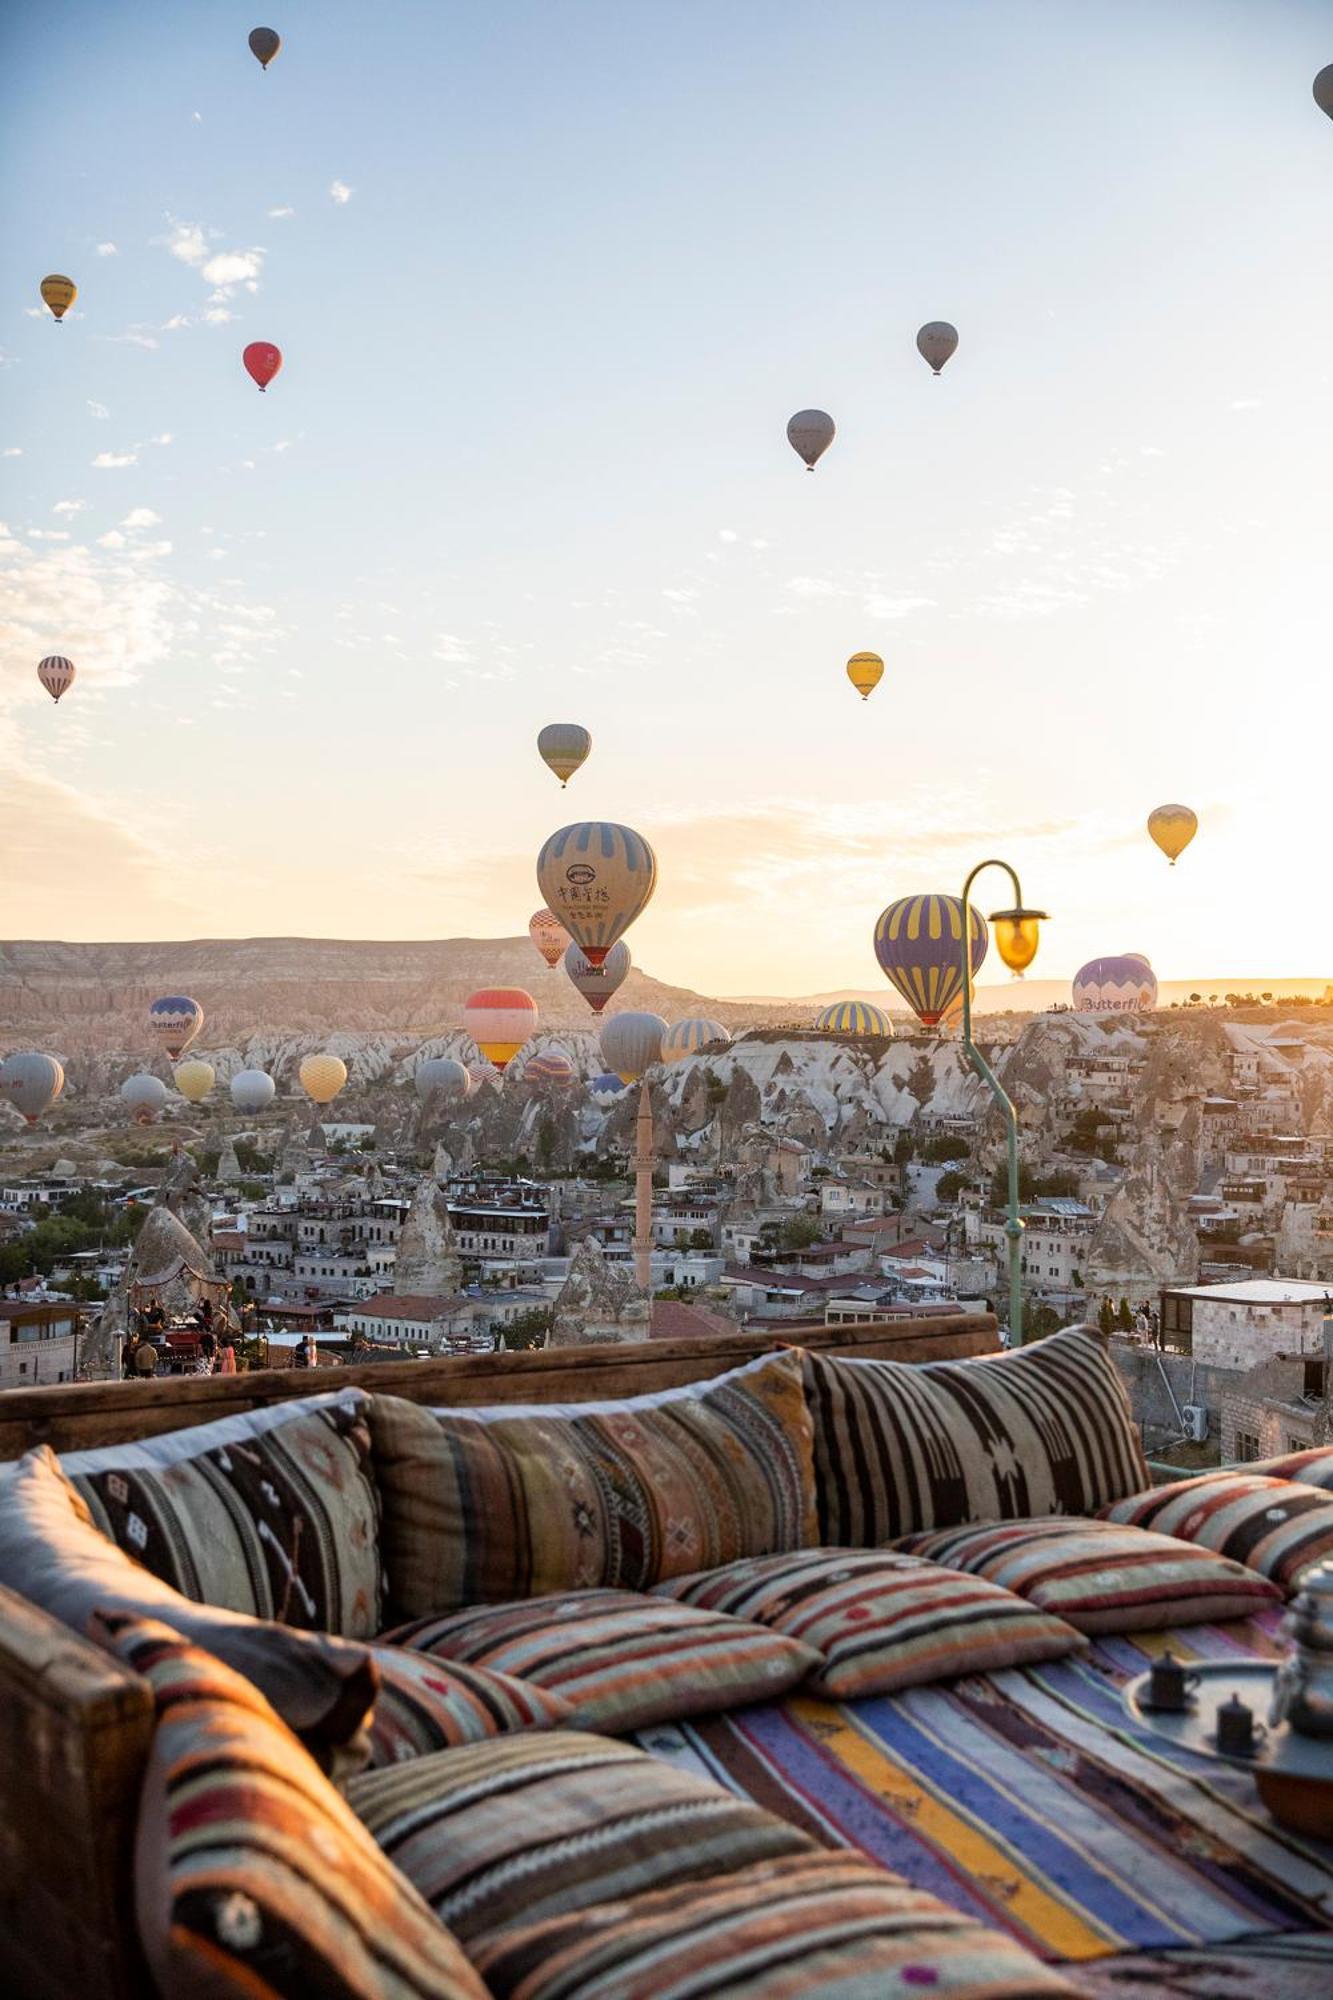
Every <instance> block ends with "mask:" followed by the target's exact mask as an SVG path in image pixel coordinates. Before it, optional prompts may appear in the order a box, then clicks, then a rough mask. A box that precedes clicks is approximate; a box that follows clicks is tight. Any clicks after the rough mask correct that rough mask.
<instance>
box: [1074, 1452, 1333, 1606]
mask: <svg viewBox="0 0 1333 2000" xmlns="http://www.w3.org/2000/svg"><path fill="white" fill-rule="evenodd" d="M1102 1511H1103V1515H1104V1517H1105V1519H1107V1520H1108V1521H1126V1522H1132V1523H1133V1524H1134V1526H1135V1527H1139V1528H1153V1529H1155V1530H1156V1532H1157V1533H1158V1534H1159V1535H1174V1536H1176V1537H1177V1538H1178V1539H1179V1540H1180V1541H1182V1542H1190V1543H1192V1544H1193V1545H1194V1547H1196V1548H1201V1549H1214V1550H1216V1552H1217V1554H1218V1555H1220V1556H1230V1557H1231V1560H1232V1561H1233V1562H1238V1563H1244V1565H1245V1567H1246V1569H1252V1570H1255V1571H1257V1573H1258V1574H1259V1575H1260V1576H1271V1577H1272V1579H1273V1581H1274V1583H1276V1584H1278V1585H1280V1586H1281V1588H1282V1589H1283V1590H1284V1591H1286V1592H1288V1593H1290V1592H1291V1591H1293V1590H1294V1589H1295V1588H1296V1586H1297V1584H1298V1583H1299V1582H1300V1579H1301V1577H1302V1576H1303V1575H1304V1573H1305V1571H1306V1570H1307V1569H1309V1568H1310V1567H1311V1566H1312V1564H1314V1563H1317V1562H1323V1561H1324V1560H1325V1559H1326V1558H1327V1557H1329V1556H1330V1555H1333V1493H1325V1492H1324V1491H1323V1490H1322V1489H1321V1488H1320V1487H1318V1486H1300V1485H1298V1484H1297V1483H1296V1481H1295V1480H1292V1479H1269V1478H1265V1477H1264V1476H1263V1475H1262V1474H1260V1473H1254V1472H1217V1473H1208V1474H1205V1475H1204V1476H1203V1477H1202V1478H1199V1479H1176V1480H1173V1481H1172V1483H1171V1484H1170V1485H1169V1486H1150V1487H1149V1488H1148V1490H1147V1492H1146V1493H1133V1494H1131V1495H1130V1497H1129V1499H1128V1500H1117V1501H1116V1503H1115V1505H1114V1506H1112V1507H1106V1508H1104V1509H1103V1510H1102Z"/></svg>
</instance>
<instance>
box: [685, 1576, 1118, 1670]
mask: <svg viewBox="0 0 1333 2000" xmlns="http://www.w3.org/2000/svg"><path fill="white" fill-rule="evenodd" d="M655 1594H656V1595H660V1596H666V1597H672V1598H675V1599H677V1600H679V1601H682V1602H684V1603H686V1604H697V1605H699V1606H701V1607H702V1608H704V1609H705V1610H708V1611H725V1612H727V1613H728V1614H729V1615H730V1616H731V1617H733V1618H745V1619H749V1620H750V1622H751V1623H752V1624H756V1625H767V1626H768V1627H769V1629H770V1630H771V1631H774V1632H783V1633H785V1634H786V1635H787V1637H788V1638H791V1639H799V1640H801V1641H802V1642H803V1643H804V1644H805V1645H807V1646H814V1647H815V1648H817V1650H818V1651H819V1653H820V1654H821V1656H822V1664H821V1665H819V1666H817V1667H816V1668H815V1670H814V1672H813V1673H812V1674H811V1675H810V1676H809V1678H808V1679H807V1680H806V1682H805V1686H806V1687H807V1688H808V1689H809V1690H810V1691H811V1693H813V1694H823V1695H829V1696H831V1697H832V1698H833V1699H834V1700H835V1701H850V1700H851V1699H852V1698H853V1697H854V1696H856V1695H863V1694H888V1693H889V1692H890V1691H891V1690H892V1689H894V1688H908V1687H917V1686H919V1685H920V1684H921V1683H922V1682H923V1681H938V1680H946V1679H950V1678H952V1677H954V1676H956V1675H958V1674H983V1673H987V1672H989V1671H991V1670H992V1669H994V1668H998V1667H1021V1666H1027V1665H1029V1664H1030V1663H1032V1662H1034V1661H1037V1660H1058V1659H1060V1658H1061V1657H1062V1656H1063V1655H1064V1654H1065V1653H1072V1652H1075V1651H1077V1650H1078V1649H1080V1648H1081V1647H1084V1646H1086V1645H1087V1640H1086V1639H1084V1638H1083V1637H1082V1636H1081V1635H1080V1634H1079V1633H1078V1632H1076V1631H1075V1630H1074V1629H1073V1627H1072V1626H1071V1625H1066V1624H1064V1623H1063V1622H1062V1621H1061V1620H1060V1619H1059V1618H1052V1617H1050V1616H1049V1615H1048V1614H1047V1613H1046V1612H1044V1611H1039V1610H1037V1609H1036V1607H1035V1606H1034V1605H1031V1604H1028V1603H1026V1602H1025V1601H1024V1599H1023V1598H1021V1597H1015V1595H1014V1593H1013V1592H1012V1591H1010V1590H1001V1589H999V1588H998V1587H997V1585H995V1584H993V1583H987V1582H985V1581H984V1579H983V1578H981V1577H977V1576H966V1575H964V1574H963V1572H962V1571H961V1570H949V1569H941V1568H940V1567H939V1565H938V1564H937V1563H930V1562H921V1561H919V1560H918V1559H917V1558H916V1557H915V1556H904V1555H894V1554H892V1553H891V1552H889V1551H886V1550H883V1549H801V1550H799V1551H798V1552H797V1553H796V1554H794V1555H785V1556H752V1557H750V1558H749V1559H748V1560H747V1561H745V1562H738V1563H729V1564H728V1565H727V1567H726V1569H717V1570H711V1571H706V1572H704V1573H703V1574H702V1575H698V1576H678V1577H673V1578H672V1580H671V1581H670V1582H669V1583H659V1584H658V1586H657V1591H656V1593H655Z"/></svg>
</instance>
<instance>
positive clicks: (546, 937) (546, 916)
mask: <svg viewBox="0 0 1333 2000" xmlns="http://www.w3.org/2000/svg"><path fill="white" fill-rule="evenodd" d="M528 936H529V937H530V938H531V939H532V942H533V943H534V944H535V945H536V947H537V949H538V951H539V952H540V953H541V955H542V957H543V958H544V959H545V960H546V963H547V964H548V965H550V966H556V965H559V963H560V961H561V959H562V958H563V957H564V955H565V951H566V949H567V947H568V945H569V932H568V931H567V930H566V929H565V927H564V925H563V924H562V923H561V921H560V919H559V917H553V916H552V915H551V912H550V911H549V910H545V909H542V910H537V911H535V912H534V913H533V915H532V916H530V917H529V918H528Z"/></svg>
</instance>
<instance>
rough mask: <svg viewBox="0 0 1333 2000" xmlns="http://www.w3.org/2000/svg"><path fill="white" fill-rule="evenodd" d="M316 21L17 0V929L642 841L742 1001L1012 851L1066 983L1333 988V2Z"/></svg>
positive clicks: (461, 888)
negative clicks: (625, 832) (819, 442)
mask: <svg viewBox="0 0 1333 2000" xmlns="http://www.w3.org/2000/svg"><path fill="white" fill-rule="evenodd" d="M268 18H269V19H270V20H271V24H272V25H273V26H275V27H276V28H277V29H278V30H279V32H280V33H281V34H282V36H283V39H284V47H283V50H282V53H281V55H280V56H279V57H278V58H277V60H276V62H275V63H274V64H273V66H272V67H271V69H270V70H269V71H268V72H267V73H265V72H261V70H260V68H259V66H258V64H257V63H256V62H255V61H254V59H253V58H252V57H251V55H250V53H249V50H248V48H247V46H246V35H247V33H248V31H249V29H250V28H251V27H252V26H254V25H255V18H254V17H253V16H252V15H251V14H249V13H246V12H244V11H243V10H241V9H239V8H238V7H236V6H233V5H224V4H214V0H189V4H188V5H182V4H180V0H174V4H158V3H157V0H136V4H135V5H133V6H130V5H129V4H127V0H89V3H88V4H73V0H47V4H45V5H44V6H42V7H41V8H16V9H10V10H9V11H8V15H7V17H6V21H5V25H4V28H3V31H0V32H2V39H0V76H2V77H3V83H0V131H2V133H3V138H0V152H2V153H3V172H4V176H5V185H6V188H7V190H8V191H9V196H10V199H9V201H8V203H7V208H8V214H9V223H8V228H7V232H6V237H5V241H4V252H3V284H2V286H0V350H3V355H2V365H0V452H2V453H3V457H0V519H2V520H3V521H4V523H5V528H4V532H3V535H2V536H0V566H2V568H0V931H3V933H4V934H5V935H7V936H10V937H28V938H43V937H61V938H68V939H119V938H185V937H199V936H256V935H288V934H293V933H295V934H301V935H308V936H347V937H372V938H374V937H382V938H386V939H391V938H395V937H399V938H409V937H412V938H417V937H449V936H471V937H477V936H504V935H513V934H514V933H515V932H517V931H520V930H522V929H523V928H524V927H525V925H526V922H527V918H528V916H529V915H530V913H531V912H532V910H533V909H535V908H536V907H537V904H538V902H539V901H540V898H539V897H538V895H537V893H536V885H535V879H534V874H533V862H534V859H535V856H536V852H537V850H538V848H539V846H540V845H541V842H542V841H543V839H544V838H545V837H546V835H547V834H548V833H550V832H551V831H553V830H554V828H556V827H557V826H559V825H562V824H565V823H566V822H567V821H569V820H571V819H574V818H584V817H587V818H596V819H601V818H606V819H619V820H623V821H626V822H628V823H629V824H631V825H633V826H634V827H636V828H637V829H638V830H639V831H640V832H641V833H642V834H644V835H645V836H646V837H647V838H648V839H649V840H650V841H651V842H652V844H653V846H654V847H655V849H656V852H657V856H658V864H659V886H658V889H657V893H656V896H655V898H654V901H653V903H652V904H651V905H650V907H649V909H648V910H647V912H646V913H645V914H644V916H643V917H642V918H641V919H640V920H639V922H638V924H637V925H636V926H635V928H634V931H633V932H632V933H631V936H630V939H629V942H630V944H631V948H632V950H633V952H634V954H635V958H636V961H637V962H638V963H640V964H641V965H643V966H644V968H645V969H646V970H648V971H651V972H653V973H655V974H656V975H657V976H658V977H661V978H665V979H668V980H670V981H672V982H674V983H677V984H680V985H685V986H690V987H693V988H694V989H696V990H698V991H701V992H705V993H716V994H720V995H726V994H735V993H750V994H761V993H771V994H782V993H787V994H795V993H809V992H814V991H823V990H830V989H835V988H841V987H855V988H865V987H868V986H873V985H874V984H875V983H876V979H877V974H876V968H875V962H874V957H873V952H872V947H871V934H872V929H873V925H874V920H875V917H876V915H877V914H878V912H879V910H880V909H881V908H882V907H883V906H884V905H885V904H886V903H888V902H890V901H891V900H893V899H894V898H895V897H897V896H899V895H903V894H907V893H910V892H914V891H918V890H945V891H950V892H954V893H956V892H957V890H958V889H959V887H960V886H961V883H962V878H963V876H964V875H965V873H966V872H967V870H968V869H969V867H970V866H971V865H972V863H973V862H975V861H978V860H981V859H983V858H985V857H987V856H990V855H998V856H1000V857H1002V858H1004V859H1006V860H1008V861H1010V862H1011V863H1013V864H1014V865H1015V866H1016V867H1017V868H1018V870H1019V872H1020V874H1021V876H1022V880H1023V888H1024V891H1025V894H1026V896H1027V898H1028V900H1029V901H1031V902H1034V903H1036V904H1038V905H1040V906H1041V907H1043V908H1045V909H1047V910H1049V911H1050V912H1051V915H1052V921H1051V923H1050V924H1049V925H1048V926H1046V935H1045V940H1044V943H1043V947H1042V952H1041V955H1040V957H1039V959H1038V961H1037V964H1036V966H1035V967H1034V975H1035V974H1039V975H1041V976H1043V977H1046V978H1051V977H1057V976H1068V975H1070V974H1071V973H1072V972H1073V971H1074V970H1075V968H1076V967H1077V966H1078V965H1079V964H1080V963H1081V962H1082V961H1083V960H1084V959H1086V958H1088V957H1089V956H1092V955H1094V954H1096V953H1102V952H1120V951H1142V952H1145V953H1147V954H1148V956H1149V957H1150V958H1151V959H1152V961H1153V963H1154V965H1155V967H1156V969H1157V971H1158V974H1159V976H1160V977H1162V978H1163V979H1172V978H1185V979H1194V978H1225V977H1245V978H1250V979H1253V978H1256V977H1260V976H1263V977H1275V976H1280V975H1291V976H1295V975H1302V976H1322V975H1324V974H1325V973H1327V974H1328V975H1329V976H1330V977H1333V920H1330V916H1329V904H1328V900H1327V898H1326V897H1321V896H1319V895H1318V893H1316V894H1315V895H1313V896H1312V895H1311V890H1312V888H1314V886H1315V877H1314V865H1313V864H1314V863H1315V860H1316V857H1320V856H1322V855H1323V854H1324V852H1325V851H1326V848H1327V837H1328V836H1327V829H1328V824H1329V805H1328V801H1327V791H1328V783H1329V780H1328V775H1327V769H1326V766H1327V754H1326V746H1327V744H1328V741H1329V734H1330V729H1329V723H1330V710H1329V702H1328V696H1327V692H1326V690H1327V683H1328V671H1327V650H1328V637H1327V633H1328V617H1327V599H1328V562H1329V548H1330V545H1331V539H1333V456H1331V455H1330V453H1329V452H1328V450H1327V442H1326V441H1327V438H1328V436H1329V434H1330V429H1331V428H1333V341H1331V340H1330V327H1331V326H1333V259H1330V258H1329V256H1328V254H1327V243H1328V227H1329V212H1330V198H1331V197H1333V123H1330V121H1329V120H1328V119H1327V118H1325V117H1323V116H1322V115H1321V113H1320V112H1319V111H1318V109H1317V108H1316V107H1315V105H1314V102H1313V100H1312V98H1311V94H1310V84H1311V80H1312V78H1313V76H1314V74H1315V72H1316V71H1317V70H1318V69H1320V68H1321V67H1322V66H1323V65H1324V64H1325V63H1327V62H1330V61H1333V15H1331V14H1330V11H1329V8H1328V7H1327V5H1326V4H1323V0H1309V4H1305V0H1172V4H1171V5H1170V6H1169V7H1167V6H1163V5H1162V4H1161V0H1080V4H1079V5H1077V6H1066V7H1061V6H1056V5H1053V4H1051V0H1032V3H1031V4H1025V0H933V4H932V5H931V6H930V7H929V8H923V7H921V6H920V5H919V4H897V0H674V4H671V5H662V4H660V0H659V4H657V5H652V6H650V5H647V4H644V0H614V4H602V0H530V4H524V0H457V4H452V5H450V6H447V7H441V6H438V5H436V4H426V3H425V0H421V4H413V0H399V4H389V5H386V6H383V7H380V8H376V9H370V10H367V9H366V8H365V7H363V6H357V7H353V6H351V5H349V4H345V0H318V4H314V0H302V4H287V0H283V5H282V6H281V8H280V10H279V11H277V12H275V14H274V15H273V16H271V17H268ZM48 271H61V272H67V273H68V274H69V275H70V276H72V277H74V278H75V279H76V280H77V282H78V284H79V288H80V293H79V300H78V303H77V305H76V307H75V308H74V309H73V311H72V312H71V313H70V314H69V315H68V316H67V318H66V320H65V323H64V324H63V325H62V326H59V327H57V326H55V325H54V324H53V323H52V321H51V320H50V318H49V316H48V315H46V314H44V313H43V312H42V309H41V307H40V302H39V300H38V294H37V286H38V283H39V281H40V279H41V278H42V277H43V276H44V275H45V274H46V273H47V272H48ZM938 318H944V319H949V320H951V321H952V322H953V323H954V324H955V325H956V326H957V327H958V329H959V333H960V336H961V339H960V345H959V348H958V352H957V354H956V355H955V356H954V358H953V360H952V361H951V362H950V363H949V365H948V367H947V368H946V369H945V371H944V373H943V375H942V376H941V377H940V378H939V379H938V380H937V379H935V378H934V377H932V375H931V373H930V371H929V369H928V368H927V367H926V366H925V364H924V363H923V362H922V361H921V359H920V358H919V356H918V355H917V353H916V351H915V346H914V338H915V334H916V330H917V328H918V326H919V325H920V324H921V323H922V322H923V321H927V320H931V319H938ZM260 339H262V340H272V341H275V342H277V343H278V345H279V346H280V347H281V348H282V349H283V352H284V355H285V365H284V368H283V372H282V374H281V375H280V376H279V378H278V379H277V381H276V382H275V383H274V384H273V386H272V388H271V389H270V390H269V392H268V393H267V394H266V395H264V396H260V395H259V394H258V393H257V392H256V390H255V388H254V385H253V384H252V383H251V382H250V380H249V379H248V377H247V376H246V375H245V373H244V372H243V370H242V367H241V362H240V355H241V350H242V348H243V347H244V346H245V345H246V343H247V342H249V341H251V340H260ZM811 405H814V406H816V407H822V408H824V409H827V410H828V411H830V412H831V413H832V414H833V416H834V418H835V419H836V422H837V424H838V436H837V439H836V441H835V443H834V445H833V446H832V448H831V449H830V451H829V452H828V453H827V455H826V457H825V458H824V459H823V461H822V462H821V463H820V465H819V467H818V468H817V470H816V472H815V473H814V474H813V475H807V474H806V472H805V471H804V470H803V468H802V466H801V464H800V462H799V461H798V459H797V458H796V457H795V455H794V454H793V453H792V451H791V449H790V448H789V446H788V444H787V442H786V438H785V427H786V422H787V418H788V417H789V416H790V415H791V414H792V412H793V411H795V410H797V409H800V408H803V407H807V406H811ZM865 647H869V648H873V649H875V650H876V651H878V652H880V653H882V654H883V656H884V658H885V662H886V672H885V676H884V679H883V681H882V682H881V684H880V686H879V688H878V689H877V691H876V692H875V694H874V695H873V696H872V698H871V700H870V701H869V702H868V703H867V704H865V705H864V706H863V705H862V704H861V703H860V702H859V701H858V699H857V697H856V695H855V693H854V692H853V690H852V689H851V687H850V685H849V684H848V682H847V680H846V677H845V674H844V662H845V660H846V659H847V657H848V655H849V654H851V653H852V652H854V651H856V650H858V649H860V648H865ZM48 652H58V653H64V654H67V655H68V656H69V657H71V658H72V659H73V660H74V661H75V662H76V665H77V668H78V674H79V678H78V681H77V683H76V685H75V687H74V689H73V690H72V692H71V693H70V694H69V695H67V696H66V697H65V699H64V700H63V701H62V703H61V704H60V706H59V708H56V707H54V706H53V705H52V703H51V702H50V700H49V699H48V697H47V696H46V695H45V694H44V693H43V692H42V690H41V689H40V688H39V687H38V685H37V683H36V678H35V667H36V663H37V661H38V659H39V658H40V657H41V656H42V655H43V654H46V653H48ZM553 720H561V721H579V722H582V723H584V724H585V725H586V726H587V727H588V728H589V729H590V730H591V731H592V735H593V739H594V749H593V754H592V757H591V758H590V760H589V762H588V763H587V765H585V767H584V769H583V770H582V771H581V772H580V773H579V774H578V775H577V776H576V777H575V778H574V779H573V781H572V782H571V784H570V786H569V789H568V791H567V792H565V793H563V794H562V793H561V792H560V790H559V788H558V786H557V784H556V781H555V780H554V779H553V778H552V777H551V776H550V774H549V773H548V772H547V771H546V770H545V769H544V767H543V766H542V765H541V764H540V762H539V761H538V759H537V756H536V752H535V738H536V734H537V731H538V729H539V728H540V727H541V726H542V724H543V723H545V722H548V721H553ZM1166 800H1182V801H1184V802H1185V803H1188V804H1190V805H1191V806H1193V807H1194V809H1195V810H1196V811H1197V812H1198V815H1199V819H1200V832H1199V835H1198V838H1197V839H1196V841H1195V843H1194V845H1193V846H1192V847H1191V848H1190V850H1189V851H1188V853H1187V854H1186V855H1185V856H1184V858H1183V859H1182V861H1181V862H1180V864H1179V865H1178V867H1176V868H1175V869H1174V870H1173V869H1170V868H1168V866H1167V864H1166V862H1165V860H1164V859H1163V858H1162V857H1161V856H1160V855H1159V854H1158V853H1157V851H1156V849H1155V848H1153V847H1152V846H1151V845H1150V843H1149V842H1148V840H1147V837H1146V834H1145V832H1144V822H1145V819H1146V816H1147V814H1148V812H1149V811H1150V810H1151V809H1152V808H1153V807H1154V806H1155V805H1157V804H1160V803H1162V802H1163V801H1166ZM988 885H989V886H988ZM978 894H979V898H980V900H981V903H982V906H983V908H990V907H995V906H999V905H1001V904H1005V903H1007V902H1008V901H1009V894H1008V885H1007V883H1006V882H1005V881H1004V879H1003V878H1002V877H1001V876H999V875H992V876H991V877H989V878H987V881H984V882H983V884H982V885H980V886H979V891H978ZM1001 976H1002V971H1001V970H1000V969H998V967H988V969H987V973H986V975H985V977H986V978H988V979H994V978H997V977H1001ZM886 992H887V989H886Z"/></svg>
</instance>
